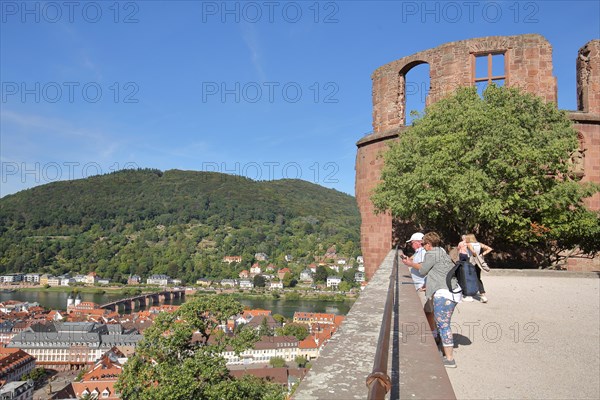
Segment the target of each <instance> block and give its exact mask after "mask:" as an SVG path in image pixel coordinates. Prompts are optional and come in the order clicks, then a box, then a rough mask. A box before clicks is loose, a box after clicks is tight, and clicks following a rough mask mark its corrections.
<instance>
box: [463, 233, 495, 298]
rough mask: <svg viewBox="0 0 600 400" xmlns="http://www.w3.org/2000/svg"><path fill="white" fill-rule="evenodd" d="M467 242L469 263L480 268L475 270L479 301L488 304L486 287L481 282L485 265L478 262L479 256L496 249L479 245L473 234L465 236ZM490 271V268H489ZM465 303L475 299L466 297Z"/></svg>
mask: <svg viewBox="0 0 600 400" xmlns="http://www.w3.org/2000/svg"><path fill="white" fill-rule="evenodd" d="M465 242H466V245H467V251H468V254H469V262H470V263H471V264H473V265H476V266H478V267H479V268H475V271H476V272H477V280H478V284H479V299H480V300H481V302H482V303H487V302H488V299H487V297H486V295H485V287H484V286H483V282H482V281H481V269H482V268H484V265H481V263H480V262H478V260H477V256H481V257H483V256H485V255H487V254H489V253H490V252H491V251H492V250H494V249H492V248H491V247H490V246H488V245H486V244H483V243H479V242H478V241H477V238H476V237H475V235H474V234H472V233H470V234H468V235H465ZM482 250H483V253H482ZM485 267H487V264H485ZM488 270H489V268H488ZM463 301H473V297H471V296H465V297H464V298H463Z"/></svg>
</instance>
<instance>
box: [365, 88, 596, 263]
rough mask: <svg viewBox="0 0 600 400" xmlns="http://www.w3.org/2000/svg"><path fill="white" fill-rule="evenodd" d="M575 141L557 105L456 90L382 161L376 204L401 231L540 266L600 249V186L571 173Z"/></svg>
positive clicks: (504, 92)
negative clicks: (597, 196) (476, 245)
mask: <svg viewBox="0 0 600 400" xmlns="http://www.w3.org/2000/svg"><path fill="white" fill-rule="evenodd" d="M577 151H578V140H577V133H576V131H575V130H574V129H573V127H572V123H571V121H570V120H569V119H568V118H567V116H566V113H565V112H564V111H560V110H558V109H557V108H556V105H554V104H551V103H545V102H544V101H543V100H542V99H540V98H538V97H535V96H533V95H530V94H526V93H523V92H520V91H519V90H517V89H513V88H498V87H496V86H494V85H491V86H489V87H488V88H487V89H486V90H485V91H484V93H483V96H482V97H480V96H479V95H478V94H477V91H476V88H462V89H459V90H458V91H457V93H456V94H455V95H453V96H450V97H448V98H446V99H444V100H441V101H438V102H437V103H435V104H433V105H432V106H430V107H428V108H427V109H426V110H425V114H424V116H423V117H422V118H420V119H417V120H416V121H414V123H413V125H412V127H410V128H409V129H407V130H406V131H404V132H403V133H402V135H401V136H400V138H399V140H398V141H397V142H396V143H394V144H393V145H391V147H390V149H389V151H388V152H387V153H386V154H385V165H384V168H383V172H382V181H381V183H380V185H379V186H378V187H377V188H376V191H375V194H374V196H373V197H372V200H373V202H374V204H375V206H376V207H377V208H378V210H380V211H384V210H390V211H391V212H392V214H393V215H394V216H395V217H396V218H398V219H400V220H401V221H411V222H412V223H414V225H416V226H420V227H421V228H422V229H434V230H438V231H441V232H442V233H443V234H444V235H445V236H446V238H447V239H451V240H456V239H458V237H459V235H460V234H461V233H464V232H474V233H476V234H477V235H478V238H481V239H482V241H484V242H486V243H492V244H493V245H494V247H495V248H496V249H497V250H504V251H506V252H508V253H510V254H512V255H513V256H516V255H517V254H519V253H522V252H523V251H525V252H526V251H529V252H530V253H529V254H530V256H531V255H536V254H537V255H538V258H537V262H538V263H540V264H541V265H544V266H549V265H556V264H559V263H561V262H564V257H565V255H568V254H569V253H565V252H564V250H567V249H571V248H575V247H577V248H578V249H580V250H581V251H582V252H584V253H588V254H589V253H593V252H595V251H598V250H599V249H600V222H599V218H598V213H595V212H591V211H589V210H588V209H587V208H586V207H585V205H584V203H583V199H584V198H586V197H589V196H591V195H592V194H594V193H597V192H598V190H599V186H598V185H594V184H591V183H582V182H581V181H580V179H579V177H577V176H576V175H575V174H573V173H572V162H571V157H572V156H573V154H574V153H575V152H577Z"/></svg>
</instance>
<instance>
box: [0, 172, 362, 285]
mask: <svg viewBox="0 0 600 400" xmlns="http://www.w3.org/2000/svg"><path fill="white" fill-rule="evenodd" d="M359 225H360V216H359V212H358V208H357V206H356V202H355V199H354V198H353V197H351V196H349V195H346V194H344V193H341V192H338V191H335V190H331V189H326V188H323V187H321V186H318V185H315V184H312V183H309V182H306V181H301V180H279V181H260V182H257V181H252V180H250V179H247V178H243V177H239V176H232V175H226V174H221V173H215V172H192V171H179V170H170V171H165V172H161V171H158V170H136V171H134V170H126V171H119V172H115V173H112V174H108V175H101V176H95V177H90V178H87V179H82V180H73V181H64V182H54V183H51V184H47V185H43V186H39V187H35V188H33V189H28V190H25V191H22V192H19V193H16V194H14V195H10V196H6V197H4V198H2V199H0V273H3V274H5V273H10V272H46V273H52V274H61V273H64V272H71V273H86V272H89V271H95V272H96V273H97V274H98V275H99V276H101V277H107V278H112V279H114V280H117V281H123V280H125V279H126V278H127V276H129V275H130V274H138V275H141V276H142V277H146V276H148V275H149V274H153V273H164V274H168V275H170V276H172V277H178V278H181V279H183V280H184V281H187V282H193V281H195V280H196V279H198V278H201V277H208V278H226V277H237V274H238V273H239V271H240V270H242V269H244V268H246V269H247V268H249V267H250V263H252V262H254V259H253V257H254V254H255V253H259V252H262V253H265V254H267V255H268V256H269V261H270V262H273V263H274V264H275V265H277V266H278V267H283V266H284V264H285V263H284V256H285V255H286V254H289V255H292V256H293V257H294V261H298V262H301V263H302V262H304V263H309V262H313V261H314V256H320V255H323V254H324V253H325V251H326V250H327V248H328V247H330V246H331V245H336V247H337V251H338V254H340V255H344V256H347V257H355V256H356V255H358V254H359ZM226 255H238V256H242V258H243V262H242V263H241V264H239V265H238V264H231V265H229V264H227V263H223V262H222V259H223V256H226Z"/></svg>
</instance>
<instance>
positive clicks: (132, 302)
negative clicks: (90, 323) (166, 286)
mask: <svg viewBox="0 0 600 400" xmlns="http://www.w3.org/2000/svg"><path fill="white" fill-rule="evenodd" d="M183 297H185V290H184V289H173V290H165V291H163V292H156V293H146V294H140V295H138V296H134V297H128V298H126V299H121V300H116V301H112V302H110V303H106V304H103V305H101V306H100V308H105V309H108V310H112V311H118V310H119V308H122V309H123V310H124V311H125V312H127V311H131V310H133V309H134V308H135V307H136V304H137V306H138V307H139V308H142V307H148V306H151V305H158V304H162V303H164V302H165V300H171V299H179V298H183Z"/></svg>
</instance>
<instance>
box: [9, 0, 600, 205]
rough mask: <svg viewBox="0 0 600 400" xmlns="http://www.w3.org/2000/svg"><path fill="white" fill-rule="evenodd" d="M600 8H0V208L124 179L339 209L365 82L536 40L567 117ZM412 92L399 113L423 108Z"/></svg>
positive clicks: (348, 182) (599, 33)
mask: <svg viewBox="0 0 600 400" xmlns="http://www.w3.org/2000/svg"><path fill="white" fill-rule="evenodd" d="M599 4H600V2H599V1H506V2H505V1H444V2H439V1H438V2H435V1H430V2H423V1H402V2H400V1H398V2H394V1H321V2H316V1H306V2H304V1H290V2H287V1H249V2H248V1H245V2H234V1H230V2H221V1H170V2H166V1H137V2H133V1H132V2H115V1H107V2H103V1H91V2H85V1H73V2H70V3H69V2H62V1H56V2H38V1H30V2H21V1H4V0H3V1H0V5H1V21H0V23H1V25H0V27H1V32H0V73H1V76H0V80H1V83H2V93H1V102H0V107H1V108H0V134H1V137H0V162H1V166H2V170H1V173H2V174H1V181H0V185H1V188H0V196H5V195H8V194H11V193H15V192H17V191H20V190H23V189H26V188H30V187H33V186H37V185H41V184H46V183H50V182H53V181H56V180H65V179H80V178H84V177H87V176H90V175H94V174H97V173H107V172H111V171H114V170H118V169H123V168H131V167H143V168H146V167H148V168H158V169H161V170H168V169H184V170H197V171H219V172H225V173H230V174H237V175H244V176H247V177H249V178H252V179H261V180H267V179H279V178H282V177H287V178H300V179H304V180H307V181H310V182H314V183H317V184H320V185H323V186H325V187H329V188H334V189H337V190H339V191H342V192H345V193H348V194H352V195H353V194H354V162H355V156H356V142H357V141H358V140H359V139H360V138H361V137H363V136H364V135H365V134H366V133H367V132H369V131H371V122H372V118H371V112H372V103H371V79H370V76H371V73H372V72H373V71H374V70H375V69H377V68H378V67H379V66H382V65H384V64H386V63H388V62H391V61H393V60H396V59H398V58H401V57H405V56H408V55H411V54H413V53H416V52H419V51H422V50H426V49H429V48H432V47H436V46H438V45H441V44H443V43H446V42H451V41H456V40H463V39H469V38H475V37H483V36H494V35H516V34H525V33H538V34H541V35H543V36H545V37H546V38H547V39H548V40H549V41H550V43H551V44H552V46H553V51H554V53H553V60H554V75H555V76H556V77H557V79H558V88H559V89H558V90H559V92H558V101H559V107H560V108H563V109H572V110H573V109H575V108H576V98H575V94H576V90H575V59H576V57H577V51H578V49H579V48H580V47H581V46H583V45H584V44H585V43H587V42H588V41H589V40H592V39H598V38H599V37H600V8H599ZM421 73H422V72H421ZM410 79H411V77H410V75H409V80H410ZM412 79H414V80H415V81H416V82H417V84H416V86H415V87H422V85H421V84H420V83H418V82H419V79H421V80H422V79H424V78H422V77H419V72H415V76H414V78H412ZM419 91H420V90H418V91H417V93H414V95H412V96H411V97H409V98H408V100H407V102H408V108H409V109H422V108H423V106H424V104H423V103H424V100H423V99H424V94H423V93H419Z"/></svg>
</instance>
